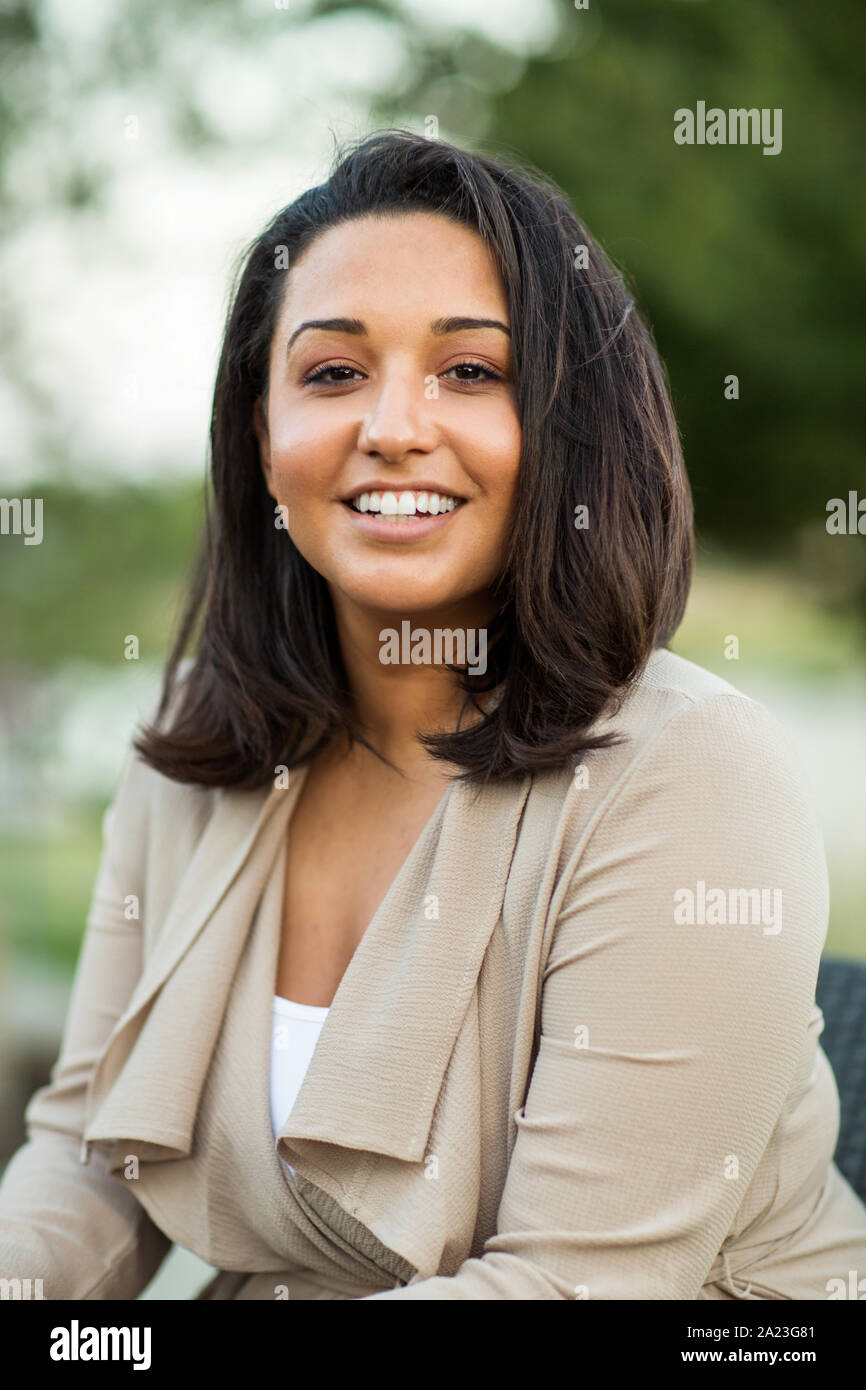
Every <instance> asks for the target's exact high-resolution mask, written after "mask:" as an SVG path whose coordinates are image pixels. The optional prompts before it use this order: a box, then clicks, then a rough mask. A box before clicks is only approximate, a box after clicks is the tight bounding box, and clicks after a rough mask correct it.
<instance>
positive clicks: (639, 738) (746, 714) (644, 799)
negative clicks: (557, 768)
mask: <svg viewBox="0 0 866 1390" xmlns="http://www.w3.org/2000/svg"><path fill="white" fill-rule="evenodd" d="M598 728H599V729H604V730H605V731H610V732H613V733H615V734H617V735H618V736H619V737H620V740H621V741H620V742H619V743H617V744H615V745H614V746H612V747H610V748H603V749H598V750H596V751H593V752H590V753H587V754H585V755H584V757H583V760H582V765H581V767H580V768H578V769H575V768H574V767H573V766H570V767H569V768H567V769H565V770H563V772H562V773H557V774H555V775H554V784H555V788H556V793H555V794H556V795H557V797H558V799H559V800H560V805H561V821H560V831H561V838H559V850H560V868H561V870H562V871H564V872H565V873H566V875H567V874H568V873H569V872H570V871H571V869H573V868H574V866H575V865H576V864H577V863H578V862H581V863H583V864H584V865H586V864H587V863H589V862H591V861H592V860H594V859H595V858H596V856H597V855H600V854H605V853H607V852H608V851H611V852H614V853H616V854H619V853H620V852H622V853H625V850H626V848H627V846H628V845H632V846H633V847H634V848H635V849H637V848H638V847H639V846H644V847H645V846H647V845H650V844H651V845H653V846H654V847H655V850H656V852H658V851H660V849H661V845H662V841H665V842H666V843H667V844H669V845H670V847H671V851H672V853H673V854H674V856H675V859H676V858H677V857H679V858H680V859H685V860H688V859H693V860H695V861H696V862H697V863H700V862H701V861H703V860H704V859H707V858H709V859H713V858H714V857H716V856H717V855H721V857H722V858H723V859H724V860H725V861H726V862H727V863H728V864H729V865H730V866H731V867H733V864H735V863H736V862H740V863H742V864H743V865H746V864H753V865H754V864H756V863H757V861H760V860H761V859H764V860H765V861H767V863H768V864H769V863H771V864H774V865H776V866H777V867H778V869H779V871H781V870H782V868H783V867H785V868H788V869H791V870H792V871H797V872H799V869H800V868H802V869H803V871H804V872H807V873H808V875H809V876H810V878H811V880H812V882H813V886H814V888H815V889H816V891H822V888H821V883H822V880H823V875H824V873H825V867H824V849H823V838H822V835H821V830H820V827H819V824H818V820H817V815H816V812H815V810H814V807H813V804H812V797H811V793H810V790H809V787H808V782H807V779H806V775H805V769H804V768H803V765H802V763H801V759H800V756H799V753H798V750H797V749H796V747H795V746H794V744H793V743H792V741H791V739H790V738H789V736H788V734H787V733H786V731H785V730H784V729H783V728H782V726H781V724H780V723H779V721H778V720H777V719H776V718H775V717H774V715H773V714H772V713H771V712H770V711H769V710H768V709H767V708H766V707H765V706H764V705H763V704H762V703H761V702H760V701H758V700H754V699H752V698H750V697H749V696H747V695H745V694H743V693H742V691H740V690H738V689H737V688H736V687H735V686H733V685H731V684H730V682H728V681H726V680H724V679H723V678H722V677H720V676H717V675H715V674H714V673H713V672H711V671H707V670H705V669H704V668H703V667H700V666H697V665H695V664H694V663H693V662H690V661H686V660H684V659H683V658H682V657H679V656H675V655H674V654H673V653H672V652H669V651H657V652H655V653H653V656H652V657H651V659H650V661H649V663H648V665H647V667H646V669H645V671H644V673H643V674H642V676H641V677H640V679H639V680H638V681H637V682H636V683H635V684H634V685H633V686H632V687H631V688H630V689H629V690H628V692H627V693H626V695H625V697H624V698H623V699H622V700H621V702H620V704H619V707H618V708H616V709H614V710H613V711H612V712H610V713H608V714H607V715H606V716H605V718H604V719H603V720H601V721H599V724H598ZM550 791H553V786H551V787H550Z"/></svg>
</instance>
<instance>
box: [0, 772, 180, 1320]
mask: <svg viewBox="0 0 866 1390" xmlns="http://www.w3.org/2000/svg"><path fill="white" fill-rule="evenodd" d="M154 775H155V774H153V773H152V772H150V771H149V769H147V767H146V766H145V764H143V763H142V762H141V760H140V759H139V757H138V755H137V754H136V753H135V751H134V750H132V749H130V750H129V751H128V753H127V756H126V759H125V761H124V764H123V768H122V770H121V774H120V779H119V784H118V788H117V791H116V793H115V796H114V799H113V801H112V803H111V805H110V806H109V808H108V810H107V811H106V813H105V818H104V821H103V848H102V857H101V860H100V864H99V871H98V874H97V878H96V883H95V886H94V890H93V897H92V901H91V907H90V911H89V914H88V917H87V929H86V932H85V935H84V941H83V943H82V948H81V952H80V955H79V959H78V965H77V969H76V974H75V982H74V986H73V991H72V998H71V1002H70V1006H69V1012H68V1014H67V1018H66V1024H65V1028H64V1033H63V1042H62V1045H61V1049H60V1055H59V1057H58V1059H57V1061H56V1063H55V1065H54V1067H53V1068H52V1071H51V1078H50V1081H49V1083H48V1084H47V1085H46V1086H43V1087H42V1088H41V1089H40V1090H38V1091H37V1092H36V1093H35V1094H34V1095H33V1097H32V1098H31V1100H30V1103H29V1104H28V1106H27V1110H26V1111H25V1122H26V1126H27V1140H26V1142H25V1143H24V1144H22V1146H21V1148H19V1149H18V1150H17V1152H16V1153H15V1154H13V1156H12V1158H11V1159H10V1161H9V1163H8V1165H7V1167H6V1170H5V1172H4V1174H3V1177H2V1181H0V1279H6V1280H19V1279H20V1280H22V1281H23V1280H25V1279H30V1280H31V1281H32V1280H35V1279H41V1280H42V1296H43V1297H44V1298H46V1299H71V1300H76V1299H90V1298H94V1299H96V1298H107V1299H110V1298H113V1299H134V1298H136V1297H137V1296H138V1294H139V1293H141V1291H142V1290H143V1289H144V1288H145V1286H146V1285H147V1284H148V1282H149V1281H150V1279H151V1278H152V1276H153V1274H154V1273H155V1271H156V1270H157V1269H158V1267H159V1265H160V1264H161V1263H162V1260H163V1259H164V1258H165V1256H166V1254H167V1253H168V1251H169V1249H170V1247H171V1241H170V1240H169V1239H168V1237H167V1236H165V1235H164V1234H163V1232H162V1231H160V1230H159V1228H158V1227H157V1226H156V1225H155V1224H154V1223H153V1221H152V1220H151V1218H150V1217H149V1216H148V1214H147V1212H146V1211H145V1210H144V1208H143V1207H142V1206H141V1205H140V1204H139V1203H138V1201H137V1200H136V1198H135V1196H134V1195H133V1185H127V1184H125V1183H124V1182H123V1181H121V1180H120V1179H118V1178H116V1177H114V1176H113V1175H111V1174H109V1173H108V1172H106V1168H105V1163H106V1160H105V1156H104V1155H103V1154H102V1153H101V1152H100V1151H99V1150H98V1149H97V1148H96V1147H94V1148H92V1149H91V1151H90V1158H89V1161H88V1163H87V1164H83V1163H82V1161H81V1148H82V1140H83V1133H84V1127H85V1104H84V1103H85V1095H86V1091H87V1085H88V1081H89V1080H90V1077H91V1075H92V1073H93V1070H94V1068H95V1066H96V1063H97V1061H98V1059H99V1056H100V1054H101V1052H102V1050H103V1049H104V1047H105V1045H106V1043H107V1042H108V1038H109V1036H110V1034H111V1030H112V1028H113V1027H114V1024H115V1022H116V1021H117V1019H118V1018H119V1017H120V1015H121V1014H122V1013H123V1011H124V1009H125V1008H126V1005H127V1003H128V1001H129V999H130V996H131V994H132V991H133V988H134V987H135V984H136V981H137V980H138V977H139V974H140V972H141V963H142V950H141V910H142V908H143V904H144V875H145V863H146V855H147V839H148V802H149V791H150V788H151V786H152V780H151V779H152V778H153V776H154ZM132 894H134V895H135V897H136V898H137V900H138V904H139V913H138V915H136V916H131V917H127V916H126V915H125V914H124V906H125V904H126V905H128V904H129V901H130V895H132ZM4 1287H5V1286H4ZM13 1287H15V1286H13ZM25 1287H26V1286H25ZM30 1287H31V1289H32V1288H34V1287H38V1286H35V1285H33V1284H32V1283H31V1285H30ZM13 1296H14V1295H13Z"/></svg>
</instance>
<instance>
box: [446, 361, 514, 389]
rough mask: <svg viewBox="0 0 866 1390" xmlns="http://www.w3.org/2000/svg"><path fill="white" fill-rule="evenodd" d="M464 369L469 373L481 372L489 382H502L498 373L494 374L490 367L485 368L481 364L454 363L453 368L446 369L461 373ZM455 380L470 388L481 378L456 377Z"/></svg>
mask: <svg viewBox="0 0 866 1390" xmlns="http://www.w3.org/2000/svg"><path fill="white" fill-rule="evenodd" d="M465 368H468V369H469V370H470V371H473V372H483V373H484V376H485V377H486V378H487V379H488V380H489V381H501V380H502V377H501V376H500V375H499V373H498V372H494V371H493V369H492V368H491V367H485V366H484V364H483V363H482V362H456V363H455V364H454V366H453V367H449V368H448V372H460V371H463V370H464V369H465ZM448 372H446V373H445V375H446V376H447V375H448ZM457 380H458V381H460V382H462V383H463V384H464V385H466V386H471V385H473V383H475V382H477V381H481V380H482V378H481V377H477V376H470V377H466V376H462V377H458V378H457Z"/></svg>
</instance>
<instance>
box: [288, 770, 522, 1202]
mask: <svg viewBox="0 0 866 1390" xmlns="http://www.w3.org/2000/svg"><path fill="white" fill-rule="evenodd" d="M530 784H531V778H530V777H529V776H527V777H526V778H524V779H523V782H522V785H521V786H520V789H519V791H518V793H517V794H515V789H514V788H513V787H511V788H509V789H503V788H502V787H499V788H497V787H493V788H486V789H482V790H480V791H478V789H477V788H474V787H470V786H467V785H466V784H465V783H461V782H457V781H455V782H452V783H451V785H450V786H449V788H448V790H447V791H446V793H445V796H444V797H443V799H442V801H441V802H440V803H439V806H438V807H437V809H436V811H435V812H434V815H433V816H432V818H431V820H430V821H429V822H428V823H427V826H426V827H425V829H424V830H423V831H422V834H421V836H420V837H419V839H418V840H417V841H416V843H415V846H414V848H413V850H412V852H411V853H410V855H409V857H408V859H407V860H406V861H405V863H404V864H403V866H402V868H401V870H400V872H399V873H398V875H397V877H396V878H395V879H394V881H393V883H392V884H391V887H390V889H389V891H388V893H387V894H386V896H385V898H384V899H383V901H382V903H381V904H380V906H379V908H378V910H377V912H376V914H375V916H374V917H373V919H372V921H371V922H370V924H369V926H368V927H367V930H366V932H365V933H364V936H363V937H362V938H361V941H360V943H359V945H358V947H357V949H356V951H355V953H354V955H353V957H352V959H351V961H350V962H349V965H348V967H347V969H346V971H345V974H344V975H343V978H342V980H341V981H340V985H339V988H338V989H337V992H336V994H335V996H334V999H333V1002H332V1004H331V1008H330V1011H329V1012H328V1014H327V1016H326V1018H325V1021H324V1024H323V1026H322V1029H321V1032H320V1034H319V1039H318V1042H317V1044H316V1049H315V1051H314V1053H313V1056H312V1059H311V1061H310V1065H309V1068H308V1070H307V1072H306V1075H305V1077H304V1081H303V1083H302V1085H301V1088H300V1091H299V1092H298V1096H297V1098H296V1100H295V1104H294V1106H293V1108H292V1111H291V1114H290V1116H289V1117H288V1119H287V1120H286V1121H285V1122H284V1124H283V1125H282V1126H281V1128H280V1131H279V1135H278V1141H279V1142H278V1152H279V1154H280V1156H281V1157H283V1158H285V1159H286V1160H287V1161H288V1162H289V1163H291V1164H292V1165H293V1166H294V1167H295V1168H296V1169H297V1172H298V1173H299V1174H301V1175H303V1174H304V1172H305V1168H306V1160H307V1159H308V1158H309V1159H310V1160H311V1163H312V1168H313V1169H315V1168H318V1169H319V1170H320V1171H321V1169H322V1167H325V1169H326V1171H331V1172H334V1171H336V1168H337V1167H342V1166H344V1165H343V1162H342V1161H341V1152H340V1151H342V1150H345V1149H356V1150H358V1149H360V1150H365V1151H369V1152H372V1153H378V1154H385V1155H389V1156H390V1157H393V1158H398V1159H404V1160H406V1161H409V1162H413V1161H414V1162H417V1161H418V1160H420V1159H422V1158H423V1156H424V1149H425V1144H426V1141H427V1137H428V1135H429V1132H430V1127H431V1124H432V1119H433V1111H434V1107H435V1105H436V1101H437V1098H438V1096H439V1092H440V1088H441V1083H442V1079H443V1076H444V1073H445V1070H446V1068H447V1065H448V1061H449V1058H450V1056H451V1052H452V1049H453V1047H454V1043H455V1040H456V1038H457V1034H458V1032H459V1029H460V1026H461V1023H462V1021H463V1018H464V1015H465V1013H466V1009H467V1007H468V1005H469V1002H470V999H471V997H472V993H473V991H474V989H475V982H476V979H477V976H478V971H479V969H480V967H481V962H482V959H483V957H484V952H485V950H486V949H487V944H488V942H489V940H490V937H491V934H492V932H493V930H494V927H495V926H496V923H497V922H498V920H499V917H500V914H501V911H502V901H503V897H504V893H505V886H506V881H507V878H508V870H509V866H510V864H511V858H512V855H513V853H514V845H515V841H516V837H517V830H518V826H519V822H520V818H521V815H522V813H523V807H524V803H525V801H526V796H527V793H528V791H529V787H530ZM479 874H482V875H483V878H480V877H479ZM321 1144H325V1145H332V1146H339V1149H338V1150H337V1149H335V1150H332V1151H329V1153H328V1155H327V1157H326V1156H324V1155H323V1154H322V1153H321V1151H320V1149H319V1147H318V1146H319V1145H321Z"/></svg>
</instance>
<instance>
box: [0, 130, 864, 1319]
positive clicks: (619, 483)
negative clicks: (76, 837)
mask: <svg viewBox="0 0 866 1390" xmlns="http://www.w3.org/2000/svg"><path fill="white" fill-rule="evenodd" d="M211 440H212V479H213V492H214V509H213V513H212V514H209V517H208V526H207V531H206V536H205V544H204V547H203V550H202V555H201V560H200V563H199V567H198V570H197V574H196V579H195V583H194V585H193V590H192V593H191V596H190V600H189V604H188V608H187V612H186V616H185V619H184V621H183V623H182V625H181V630H180V632H179V635H178V638H177V641H176V643H175V646H174V650H173V652H172V654H171V657H170V660H169V663H168V667H167V671H166V677H165V682H164V686H163V689H162V692H161V699H160V702H159V706H158V709H157V710H156V714H155V718H154V721H153V723H152V724H151V725H149V726H148V727H146V729H145V732H144V735H143V736H142V737H140V738H139V739H138V740H137V742H136V743H135V745H134V747H133V749H132V750H131V751H130V753H129V755H128V757H127V761H126V764H125V767H124V770H123V774H122V777H121V781H120V785H119V788H118V791H117V795H116V797H115V800H114V803H113V805H112V807H111V808H110V811H109V813H108V815H107V817H106V823H105V849H104V853H103V858H102V862H101V867H100V872H99V879H98V882H97V884H96V888H95V892H94V900H93V906H92V910H91V914H90V917H89V919H88V930H87V935H86V938H85V943H84V947H83V952H82V957H81V961H80V963H79V967H78V975H77V980H76V986H75V993H74V997H73V1001H72V1005H71V1010H70V1015H69V1019H68V1021H67V1027H66V1033H65V1037H64V1043H63V1049H62V1052H61V1056H60V1058H59V1060H58V1063H57V1065H56V1067H55V1069H54V1072H53V1073H52V1078H51V1082H50V1084H49V1085H48V1086H46V1087H44V1088H43V1089H42V1090H41V1091H38V1092H37V1093H36V1095H35V1096H34V1097H33V1099H32V1100H31V1102H30V1105H29V1107H28V1111H27V1121H28V1126H29V1130H28V1133H29V1139H28V1142H27V1143H26V1144H25V1145H24V1146H23V1147H22V1148H21V1149H20V1150H19V1151H18V1153H17V1154H16V1155H15V1156H14V1158H13V1159H12V1162H11V1164H10V1165H9V1168H8V1169H7V1172H6V1174H5V1177H4V1181H3V1184H2V1189H0V1217H2V1219H0V1251H2V1254H0V1269H2V1273H3V1275H5V1276H7V1277H9V1276H23V1275H25V1274H27V1273H28V1272H30V1273H32V1272H37V1271H38V1272H40V1273H41V1274H42V1275H43V1279H44V1293H45V1296H46V1297H48V1298H134V1297H135V1296H136V1295H137V1294H138V1293H139V1292H140V1291H141V1289H142V1288H143V1287H144V1286H145V1284H146V1283H147V1281H148V1280H149V1279H150V1278H151V1276H152V1275H153V1273H154V1271H155V1270H156V1268H157V1267H158V1265H159V1263H160V1261H161V1259H162V1258H163V1256H164V1255H165V1253H166V1251H167V1249H168V1248H169V1245H170V1243H171V1242H172V1241H175V1242H177V1243H179V1244H181V1245H184V1246H186V1247H187V1248H189V1249H191V1250H193V1251H195V1252H196V1253H197V1254H198V1255H200V1256H201V1257H202V1258H203V1259H204V1260H206V1261H208V1262H210V1263H211V1264H212V1265H214V1266H215V1268H216V1269H217V1270H219V1271H220V1272H219V1273H218V1274H217V1275H216V1277H215V1279H214V1280H213V1281H212V1282H211V1284H210V1285H209V1286H208V1288H207V1289H206V1290H205V1291H204V1292H203V1293H202V1294H201V1295H200V1297H209V1298H257V1299H263V1298H301V1299H310V1298H363V1297H367V1298H403V1299H406V1298H423V1299H440V1298H441V1299H451V1298H453V1299H458V1298H463V1299H490V1298H495V1299H524V1298H529V1299H555V1298H591V1299H640V1298H648V1299H698V1298H714V1299H715V1298H730V1299H753V1298H757V1299H784V1298H795V1299H805V1298H826V1297H829V1296H830V1293H831V1291H832V1289H833V1288H835V1287H836V1285H834V1284H832V1283H831V1281H833V1280H837V1279H842V1280H847V1278H848V1272H849V1271H850V1270H852V1269H855V1270H857V1269H859V1270H863V1269H864V1268H866V1209H864V1207H863V1205H862V1203H861V1202H860V1201H859V1199H858V1198H857V1197H856V1195H855V1194H854V1192H853V1191H852V1189H851V1188H850V1187H849V1185H848V1184H847V1183H846V1182H845V1180H844V1179H843V1177H842V1176H841V1174H840V1173H839V1171H838V1170H837V1168H836V1167H835V1165H834V1164H833V1162H832V1156H833V1151H834V1147H835V1143H836V1137H837V1128H838V1097H837V1094H836V1090H835V1085H834V1081H833V1076H832V1073H831V1071H830V1068H829V1065H828V1063H827V1060H826V1057H825V1055H824V1053H823V1051H822V1049H821V1047H820V1044H819V1035H820V1032H821V1029H822V1026H823V1020H822V1017H821V1014H820V1011H819V1010H818V1009H817V1007H816V1005H815V997H814V986H815V979H816V974H817V969H818V961H819V957H820V954H821V949H822V946H823V942H824V937H825V931H826V919H827V885H826V873H825V864H824V858H823V852H822V848H821V839H820V834H819V831H818V829H817V826H816V823H815V820H814V818H813V815H812V812H811V809H810V808H809V805H808V801H807V798H806V795H805V792H804V790H803V786H802V783H801V780H800V774H799V772H798V770H797V767H796V764H795V760H794V758H793V756H792V754H791V751H790V750H789V748H788V746H787V744H786V741H785V738H784V736H783V734H782V733H781V731H780V729H779V727H778V726H777V725H776V723H775V722H774V721H773V719H772V718H771V717H770V716H769V715H768V714H767V713H766V712H765V710H764V709H763V708H762V707H761V706H760V705H759V704H756V703H755V702H754V701H752V700H750V699H748V698H747V697H745V696H743V695H741V694H740V693H739V692H737V691H736V690H735V689H733V688H732V687H731V686H730V685H728V684H727V683H726V682H725V681H723V680H721V679H719V678H718V677H716V676H715V675H712V674H711V673H709V672H707V671H704V670H702V669H700V668H698V667H696V666H694V665H692V664H690V663H689V662H686V661H684V660H682V659H680V658H678V657H676V656H674V655H672V654H671V653H670V652H669V651H668V650H667V649H666V644H667V642H668V641H669V640H670V637H671V635H672V634H673V632H674V631H675V629H676V626H677V624H678V622H679V619H680V616H681V614H682V611H683V607H684V604H685V600H686V595H687V591H688V585H689V579H690V572H691V558H692V537H691V502H690V495H689V489H688V483H687V480H686V476H685V473H684V469H683V464H682V460H681V456H680V449H679V443H678V437H677V430H676V426H675V422H674V420H673V417H672V413H671V408H670V405H669V401H668V396H667V392H666V388H665V382H664V374H663V369H662V367H661V364H660V362H659V359H658V356H657V353H656V350H655V348H654V345H653V342H652V339H651V336H650V333H649V331H648V329H647V327H646V326H645V324H644V322H643V321H642V319H641V317H640V314H639V313H638V311H637V310H636V309H635V308H634V306H633V303H632V301H631V299H630V298H629V297H628V294H627V291H626V289H625V287H624V284H623V281H622V279H621V277H620V276H619V275H618V274H617V273H616V272H615V270H614V268H613V267H612V266H611V264H610V262H609V261H608V260H607V259H606V258H605V256H604V255H603V253H602V251H601V250H600V248H599V247H598V246H597V244H596V243H595V242H594V240H593V239H592V237H591V236H590V235H589V233H588V231H587V230H586V228H585V227H584V226H583V225H582V224H581V223H580V222H579V221H578V220H577V218H576V217H575V216H574V214H573V212H572V210H571V209H570V207H569V206H568V204H567V202H566V201H565V199H564V198H563V197H562V195H561V194H560V193H559V192H558V191H557V190H556V189H555V188H554V187H552V186H551V185H550V184H548V183H547V182H546V181H545V180H543V179H541V178H540V177H538V176H537V175H535V174H527V173H525V172H521V171H518V170H515V169H514V168H511V167H509V168H506V167H503V166H502V165H500V164H498V163H496V162H494V161H493V160H491V159H488V158H482V157H480V156H477V155H472V154H468V153H467V152H465V151H462V150H459V149H456V148H454V147H453V146H451V145H449V144H446V143H444V142H431V141H427V140H424V139H420V138H418V137H416V136H414V135H412V134H410V133H408V132H405V131H399V130H398V131H390V132H385V133H384V134H377V135H375V136H371V137H369V138H368V139H366V140H364V141H362V142H360V143H359V144H358V145H357V147H355V148H353V149H351V150H349V151H348V152H346V153H345V154H344V155H343V157H342V158H341V159H340V160H339V162H338V163H337V165H336V167H335V168H334V171H333V172H332V174H331V177H330V178H329V179H328V180H327V182H325V183H324V184H323V185H322V186H321V187H317V188H313V189H311V190H309V191H308V192H306V193H305V194H304V195H303V196H302V197H300V198H299V199H298V200H297V201H296V202H295V203H293V204H291V205H290V206H289V207H287V208H286V209H284V210H283V211H282V212H280V213H279V214H278V215H277V217H275V218H274V220H273V222H272V223H271V225H270V226H269V227H268V228H267V229H266V230H265V231H264V232H263V233H262V235H261V236H260V237H259V238H258V239H257V240H256V241H255V243H254V244H253V245H252V247H251V249H250V251H249V254H248V256H247V259H246V263H245V266H244V269H243V274H242V276H241V278H240V281H239V284H238V287H237V290H236V293H235V297H234V302H233V306H232V308H231V311H230V314H229V319H228V325H227V329H226V334H225V340H224V344H223V350H222V356H221V360H220V364H219V371H218V377H217V383H216V391H215V398H214V411H213V420H212V430H211ZM199 620H200V629H199V630H198V632H197V635H196V640H195V648H194V655H193V656H192V657H191V658H189V659H187V660H186V661H185V662H184V661H183V653H184V651H185V650H186V647H187V645H188V643H189V641H190V638H191V637H192V636H193V633H194V631H196V625H197V623H198V622H199Z"/></svg>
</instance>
